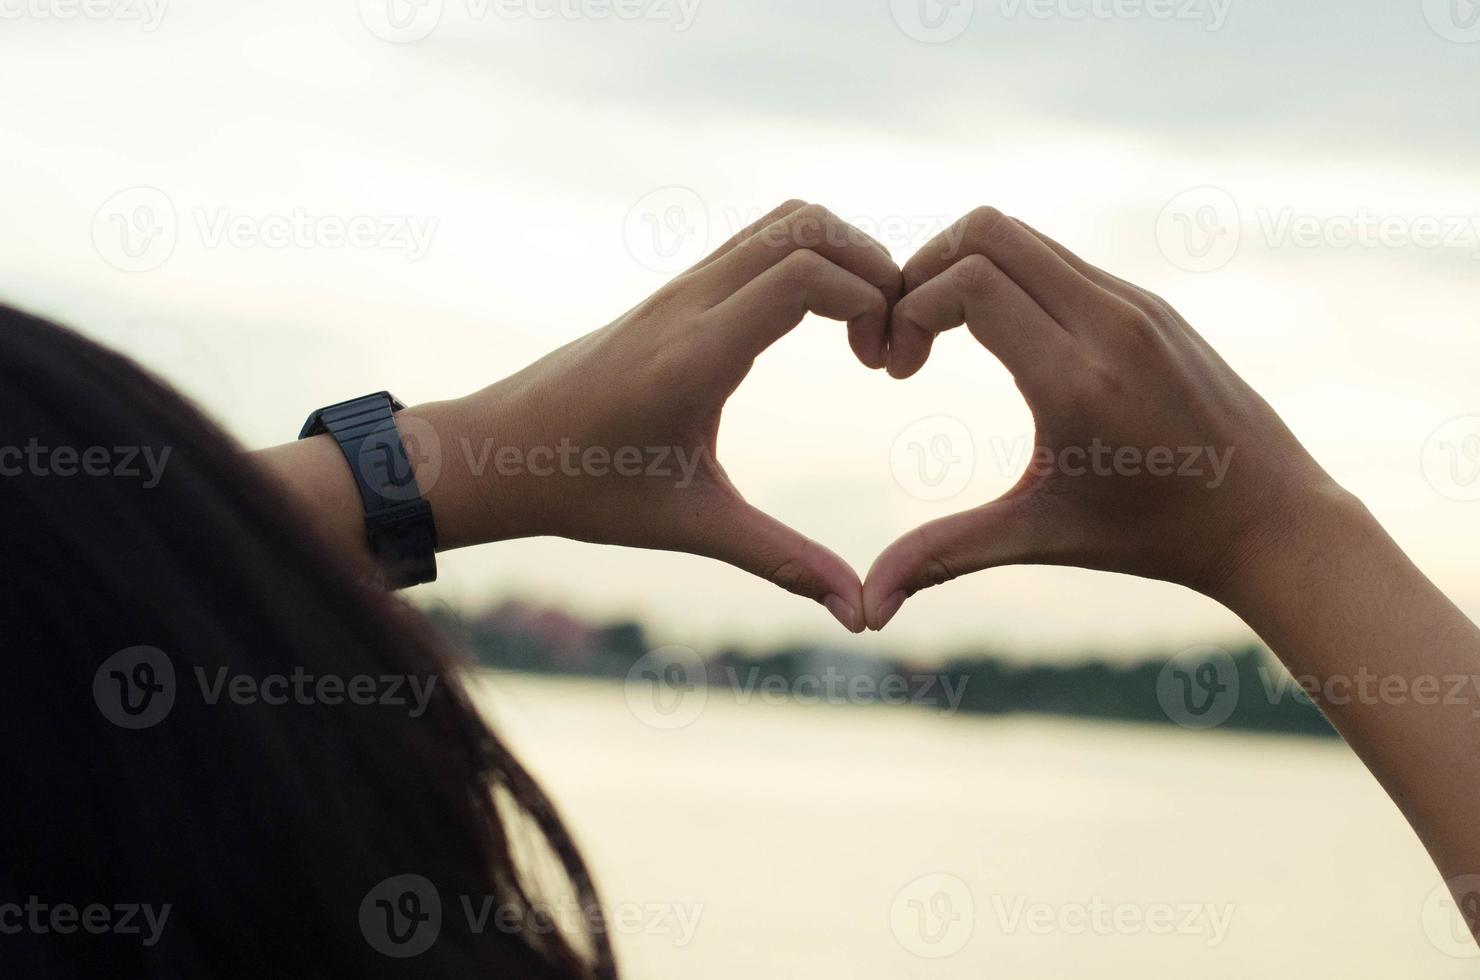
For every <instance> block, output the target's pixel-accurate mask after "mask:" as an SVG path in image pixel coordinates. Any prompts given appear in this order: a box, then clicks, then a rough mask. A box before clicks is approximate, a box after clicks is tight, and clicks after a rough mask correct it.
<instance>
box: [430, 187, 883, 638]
mask: <svg viewBox="0 0 1480 980" xmlns="http://www.w3.org/2000/svg"><path fill="white" fill-rule="evenodd" d="M900 292H901V273H900V270H899V268H898V267H897V266H896V265H895V264H894V261H893V260H892V259H891V258H890V257H889V254H888V253H887V252H886V251H885V250H884V249H883V247H882V246H880V245H879V244H878V243H877V242H874V241H873V240H872V239H869V238H867V236H865V235H864V234H863V233H862V232H860V231H858V230H857V229H854V228H852V227H851V226H849V225H846V224H844V223H843V222H842V221H840V220H839V219H838V218H836V217H834V216H833V215H831V214H830V213H828V212H827V211H826V210H824V209H823V208H820V207H817V206H815V205H804V204H802V203H801V202H798V201H793V202H789V203H787V204H785V205H782V206H781V207H780V208H778V209H777V210H776V211H774V212H772V213H771V214H769V215H767V216H766V217H765V218H763V219H761V221H759V222H757V223H756V224H755V225H753V226H752V227H750V228H748V229H746V230H745V231H743V232H741V233H740V234H739V235H737V236H735V238H733V239H732V240H731V241H729V242H728V243H726V244H725V245H724V246H722V247H721V248H720V249H719V250H718V251H716V252H715V253H714V254H713V255H711V256H709V257H708V258H707V259H705V260H704V261H703V262H701V263H700V264H699V265H697V266H695V267H694V268H693V269H691V270H689V271H688V272H687V273H685V274H684V275H682V276H680V277H679V278H678V279H675V280H674V281H673V282H672V283H670V284H669V285H668V286H666V287H665V288H663V289H662V290H661V291H659V292H658V293H657V294H655V295H654V296H652V297H651V298H649V299H648V300H647V301H646V302H644V303H642V304H641V305H640V306H638V307H637V308H636V309H634V310H632V311H631V312H629V313H627V314H625V315H624V316H622V317H621V318H620V319H618V320H617V321H616V322H614V323H612V324H611V325H609V326H607V327H605V328H603V329H601V330H597V331H596V332H594V333H592V334H589V335H587V336H585V337H583V338H581V339H580V340H577V341H575V342H574V343H572V344H570V345H568V346H566V347H564V348H562V349H560V350H557V351H555V352H554V353H552V354H550V355H549V356H547V357H545V358H544V359H542V360H540V361H538V362H537V363H535V364H533V365H531V366H530V367H528V368H526V369H525V370H523V371H521V372H519V373H518V374H516V375H514V376H513V377H510V378H508V379H506V380H504V381H502V382H499V383H498V384H496V385H494V386H493V387H491V388H489V389H486V390H485V391H483V392H480V393H478V394H476V395H473V396H471V397H470V398H467V399H463V400H461V401H458V402H449V403H443V404H440V405H431V406H423V407H420V408H416V409H412V410H410V411H409V412H408V413H407V414H408V415H410V416H412V417H418V416H419V417H421V418H424V419H426V420H428V421H429V422H431V424H432V425H433V427H434V428H435V429H436V431H437V433H438V436H439V439H440V441H441V443H442V446H443V450H442V452H443V467H442V469H443V473H442V475H441V477H440V479H439V480H438V485H437V487H435V488H434V490H433V491H431V492H429V493H428V497H429V499H431V501H432V505H433V509H434V512H436V514H437V521H438V527H439V531H440V532H441V536H442V538H443V544H444V545H445V546H447V547H458V546H461V545H465V544H474V543H478V542H482V541H491V540H497V539H505V538H513V537H526V536H532V535H547V534H548V535H559V536H561V537H567V538H575V539H578V540H582V541H591V542H597V543H602V544H616V545H629V546H633V547H641V548H661V549H667V550H672V551H684V552H690V553H693V554H699V555H705V556H708V557H711V558H717V559H720V560H721V561H725V562H729V563H730V564H732V565H735V566H737V567H739V568H741V569H744V570H746V571H748V572H751V573H753V574H755V575H759V576H760V577H762V578H765V579H767V580H769V581H771V582H774V583H775V584H777V585H779V586H781V587H782V588H784V589H787V590H788V591H791V592H795V593H797V594H798V595H803V596H806V597H808V598H810V599H814V600H816V601H818V602H820V603H822V604H824V605H825V606H826V607H827V609H828V611H829V612H831V613H832V614H833V615H834V616H835V617H836V618H837V619H838V620H839V621H840V622H842V623H843V625H844V626H846V627H847V628H848V629H850V630H853V631H855V632H858V631H861V630H862V629H863V628H864V618H863V601H862V586H861V583H860V582H859V579H858V575H857V573H856V572H854V571H853V569H852V568H850V567H849V566H848V564H847V563H846V562H844V561H843V560H842V559H841V558H839V557H838V556H837V555H835V554H834V553H833V552H831V551H829V550H828V549H826V548H824V547H822V546H821V545H818V544H817V543H815V542H813V541H810V540H808V539H807V538H806V537H805V536H803V535H802V534H800V533H798V532H797V531H795V530H793V529H792V528H790V527H787V526H786V525H784V524H782V523H781V522H780V521H777V520H776V519H775V518H773V517H771V516H769V515H768V514H766V513H764V512H762V511H760V510H758V509H756V508H755V507H753V506H751V505H750V504H749V503H747V502H746V501H745V498H744V497H743V496H742V495H741V493H740V491H739V490H738V489H736V487H735V486H734V484H733V483H731V482H730V479H729V477H728V476H726V474H725V471H724V468H723V467H722V466H721V465H720V463H719V460H718V459H717V458H716V440H717V435H718V431H719V421H720V414H721V412H722V411H723V409H724V405H725V402H726V400H727V399H728V398H729V397H730V395H731V394H732V393H733V392H734V391H735V389H736V388H737V387H739V385H740V382H741V381H743V380H744V379H745V376H746V374H747V373H749V371H750V368H751V365H752V363H753V362H754V360H755V358H756V356H757V355H758V354H760V353H761V352H762V351H763V350H765V349H766V348H767V347H769V346H770V345H771V344H773V343H774V342H775V341H776V340H778V339H779V338H780V337H782V336H783V335H785V334H786V333H787V332H788V331H790V330H791V329H792V328H793V327H795V326H796V325H797V324H798V323H800V322H801V320H802V318H803V317H804V316H805V315H806V314H807V313H808V312H812V313H816V314H818V315H820V316H824V317H828V318H830V319H834V320H845V321H847V323H848V337H849V341H850V343H851V344H852V347H853V350H854V352H855V353H856V354H857V356H858V357H859V359H860V360H862V361H863V362H864V363H865V364H866V365H868V366H870V367H875V368H878V367H883V366H884V359H885V354H884V335H885V330H886V325H887V317H888V310H889V308H890V306H891V305H892V304H893V303H894V302H895V301H896V300H897V299H898V298H899V295H900ZM469 433H476V434H477V437H476V438H475V439H474V441H473V450H472V456H473V458H472V459H467V460H464V459H461V458H460V456H461V454H462V453H463V452H464V450H465V446H464V444H465V442H466V441H467V434H469ZM500 453H503V454H504V455H503V456H500ZM449 457H451V458H449ZM480 457H481V460H482V466H481V467H478V466H465V465H464V464H465V463H466V464H475V463H476V461H477V460H479V458H480ZM501 461H502V463H501ZM470 468H472V469H479V468H481V470H482V472H481V473H480V474H477V475H475V476H474V477H472V478H471V479H470V478H469V476H468V474H467V473H466V472H464V471H465V470H468V469H470ZM439 498H440V500H439ZM444 514H446V515H447V518H446V520H444Z"/></svg>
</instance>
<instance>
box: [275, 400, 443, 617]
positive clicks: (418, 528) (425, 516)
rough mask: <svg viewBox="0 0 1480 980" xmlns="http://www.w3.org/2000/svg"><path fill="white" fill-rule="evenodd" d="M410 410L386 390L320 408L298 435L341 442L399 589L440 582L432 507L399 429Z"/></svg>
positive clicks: (377, 549)
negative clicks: (404, 412) (397, 416)
mask: <svg viewBox="0 0 1480 980" xmlns="http://www.w3.org/2000/svg"><path fill="white" fill-rule="evenodd" d="M405 407H406V406H405V405H402V404H401V403H400V402H399V401H397V400H396V399H395V398H394V397H393V396H392V395H391V393H390V392H388V391H380V392H376V393H375V394H373V395H365V396H364V397H362V398H354V399H351V400H350V401H347V402H340V403H339V404H337V405H330V406H328V407H327V408H321V409H319V410H318V411H317V412H314V413H313V414H312V415H310V416H309V417H308V421H307V422H305V423H303V431H302V432H300V433H298V438H300V439H307V438H308V437H309V436H316V435H320V434H321V433H325V432H327V433H328V434H329V435H331V436H333V437H334V441H335V442H337V443H339V449H340V451H341V452H343V453H344V458H345V459H346V460H348V461H349V469H350V472H351V473H353V474H354V477H355V486H356V487H357V488H358V489H359V491H360V500H361V502H363V503H364V505H365V531H366V533H367V534H368V536H369V539H370V550H371V551H373V552H374V553H375V555H376V556H377V557H378V558H379V559H380V563H381V566H382V567H383V568H384V569H385V576H386V581H387V583H388V584H389V585H390V586H391V587H392V588H396V589H403V588H406V587H407V586H411V585H420V584H421V583H422V582H433V581H435V580H436V578H437V525H436V524H435V523H434V522H433V520H432V506H431V504H429V503H427V502H426V500H424V499H423V498H422V495H421V488H420V487H418V486H417V485H416V473H415V472H413V471H412V469H411V460H409V459H407V458H406V447H405V446H404V445H402V443H401V433H400V432H399V431H398V430H397V429H396V419H395V413H396V412H399V411H401V410H402V409H403V408H405Z"/></svg>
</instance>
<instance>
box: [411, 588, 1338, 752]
mask: <svg viewBox="0 0 1480 980" xmlns="http://www.w3.org/2000/svg"><path fill="white" fill-rule="evenodd" d="M424 611H425V613H426V614H427V616H428V617H429V618H430V619H431V621H432V623H433V625H434V626H435V628H436V629H437V630H438V632H439V633H441V634H442V635H443V636H444V637H445V638H446V639H447V640H448V642H449V643H450V644H451V645H452V647H453V648H454V650H455V651H457V652H458V654H459V655H460V656H461V657H462V658H463V659H464V660H466V661H467V662H469V663H470V664H472V665H475V666H477V667H481V668H485V669H489V670H493V671H498V672H515V673H521V674H530V675H542V676H567V677H585V678H593V679H608V680H613V681H620V682H623V683H625V684H627V685H629V686H630V685H643V686H644V687H645V688H647V689H649V690H650V693H651V695H652V697H654V698H657V699H659V701H661V700H662V699H663V697H664V696H665V692H671V693H670V694H669V695H668V696H669V697H671V698H675V699H679V700H681V698H682V692H683V691H685V690H691V689H693V688H695V687H697V686H702V687H704V688H705V689H706V691H707V693H708V694H710V695H711V696H712V695H713V694H714V693H715V692H716V691H724V692H727V693H728V695H729V696H730V697H731V698H732V699H733V700H734V701H736V702H737V703H739V704H751V703H761V704H778V703H798V704H827V705H836V706H854V705H883V706H893V707H900V708H905V707H908V708H912V709H914V710H929V711H932V712H935V713H938V714H943V715H956V714H970V715H977V716H983V715H987V716H990V715H1008V714H1038V715H1050V716H1059V717H1070V718H1085V719H1099V720H1108V721H1127V722H1138V723H1142V724H1151V725H1168V726H1171V725H1176V726H1180V727H1183V728H1192V729H1207V728H1215V727H1217V728H1224V729H1229V730H1236V731H1252V732H1268V733H1274V734H1284V735H1299V736H1314V737H1334V736H1335V734H1336V733H1335V732H1334V730H1333V729H1332V728H1331V726H1330V724H1329V723H1328V722H1327V721H1326V720H1325V718H1324V717H1323V716H1322V715H1321V713H1320V712H1319V710H1317V708H1316V707H1315V706H1314V704H1313V703H1312V702H1311V701H1310V699H1309V698H1307V697H1306V696H1305V695H1304V693H1303V692H1302V691H1301V690H1300V688H1299V687H1298V686H1297V685H1295V684H1294V683H1293V682H1292V681H1291V680H1290V678H1289V675H1288V674H1286V673H1285V672H1284V669H1283V667H1281V666H1280V664H1279V663H1278V662H1277V661H1276V660H1275V659H1274V657H1273V656H1272V655H1271V654H1270V653H1269V652H1268V650H1266V649H1265V648H1263V647H1261V646H1258V645H1255V644H1248V643H1244V644H1240V645H1233V646H1229V647H1227V648H1222V647H1199V648H1194V649H1192V650H1186V651H1181V652H1170V653H1169V652H1166V651H1155V650H1149V651H1147V653H1146V655H1145V656H1144V657H1143V658H1140V659H1139V660H1137V661H1135V662H1132V663H1129V664H1127V663H1122V662H1115V663H1111V662H1108V661H1105V660H1102V659H1099V658H1097V657H1096V656H1094V655H1093V654H1087V655H1086V656H1085V657H1084V658H1082V659H1080V660H1079V661H1078V662H1075V663H1071V664H1041V663H1039V664H1035V663H1025V662H1023V661H1022V660H1021V659H1020V658H1018V657H1015V656H1013V655H1012V654H1011V652H1010V651H1005V650H996V649H993V648H992V647H990V646H987V645H982V646H979V647H976V648H972V649H966V650H960V651H955V652H953V653H952V654H951V655H950V656H948V657H947V658H946V659H945V662H944V664H943V666H940V667H936V668H925V667H920V666H917V665H915V664H914V663H912V662H911V660H910V659H909V658H908V657H903V656H895V655H890V654H884V655H867V654H861V653H857V652H854V651H851V650H845V649H840V648H837V647H832V646H828V645H826V644H814V643H790V644H783V645H779V646H770V647H762V648H755V647H743V646H740V645H726V646H721V647H718V648H716V649H713V650H708V651H701V650H694V649H692V648H689V647H677V646H661V645H656V644H654V643H653V642H652V641H651V639H650V638H649V634H648V630H647V629H646V627H645V626H644V625H643V624H642V623H640V622H638V621H635V620H617V621H609V622H600V623H594V622H588V621H586V620H584V619H581V618H579V617H577V616H575V615H572V614H571V613H570V612H568V611H566V610H564V609H562V608H560V607H558V606H550V605H542V604H533V603H529V602H524V601H518V600H511V601H505V602H502V603H499V604H496V605H492V606H490V607H488V608H487V609H485V610H483V611H482V612H479V613H475V614H468V613H463V612H459V611H456V610H454V609H452V608H450V607H447V606H445V605H436V606H432V607H429V608H427V609H425V610H424Z"/></svg>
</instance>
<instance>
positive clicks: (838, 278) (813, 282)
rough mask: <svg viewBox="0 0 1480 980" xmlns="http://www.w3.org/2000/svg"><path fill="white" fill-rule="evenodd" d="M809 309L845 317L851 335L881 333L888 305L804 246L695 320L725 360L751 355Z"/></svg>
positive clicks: (875, 290) (876, 293)
mask: <svg viewBox="0 0 1480 980" xmlns="http://www.w3.org/2000/svg"><path fill="white" fill-rule="evenodd" d="M809 312H810V313H816V314H817V315H818V316H824V317H827V318H828V319H830V320H843V321H846V322H847V323H848V335H849V338H850V340H851V339H852V338H854V337H856V336H873V335H874V334H879V335H882V334H883V332H884V322H885V317H886V316H887V314H888V305H887V303H886V302H885V299H884V294H883V293H882V292H880V291H879V289H878V287H877V286H874V285H872V284H870V283H868V282H865V281H864V280H863V279H860V278H859V277H858V276H856V275H854V274H853V273H852V272H849V271H848V270H846V269H843V268H841V267H840V266H837V265H835V264H833V263H832V262H829V261H828V260H827V259H825V258H823V257H822V256H821V255H819V254H818V253H816V252H813V251H809V250H805V249H804V250H802V251H797V252H792V253H791V254H790V255H788V256H787V257H786V258H785V259H784V260H783V261H782V262H781V263H780V264H778V265H775V266H772V267H771V268H770V269H767V270H766V271H765V272H763V273H762V274H761V275H759V276H758V277H756V278H755V279H752V280H751V281H750V282H749V283H748V284H746V285H745V287H744V288H742V289H741V290H740V291H739V292H737V293H735V294H734V295H733V296H731V297H730V298H729V299H727V300H725V301H724V302H723V303H720V304H719V305H718V306H716V307H714V308H713V309H711V310H709V311H707V312H705V313H704V314H702V315H701V316H700V323H701V329H703V330H704V331H705V332H706V334H707V335H709V336H712V337H714V338H715V339H716V341H717V342H718V344H719V345H720V347H721V348H722V352H717V353H719V354H720V356H722V357H723V358H724V363H731V362H733V361H735V360H737V359H742V358H743V359H745V360H753V359H754V358H755V357H756V356H757V355H758V354H760V353H761V351H763V350H765V349H766V348H767V347H770V346H771V345H772V344H774V343H775V342H776V341H777V340H778V339H780V338H781V337H782V336H784V335H785V334H786V333H788V332H789V331H790V330H792V329H793V328H794V327H795V326H796V325H797V324H799V323H801V322H802V319H803V318H804V317H805V316H806V315H807V314H808V313H809Z"/></svg>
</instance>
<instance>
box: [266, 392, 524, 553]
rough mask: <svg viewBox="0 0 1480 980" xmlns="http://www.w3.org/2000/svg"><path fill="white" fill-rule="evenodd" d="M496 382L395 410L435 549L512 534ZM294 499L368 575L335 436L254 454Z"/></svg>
mask: <svg viewBox="0 0 1480 980" xmlns="http://www.w3.org/2000/svg"><path fill="white" fill-rule="evenodd" d="M502 403H503V399H501V398H500V388H499V386H498V385H495V386H493V387H491V388H488V389H485V390H484V391H482V392H479V393H478V394H477V395H473V396H469V397H467V398H461V399H456V400H453V401H445V402H432V403H428V404H424V405H417V406H414V407H412V408H408V409H406V410H405V411H402V412H398V413H397V415H396V425H397V428H398V430H399V431H400V433H401V436H402V441H403V444H404V445H405V447H406V454H407V458H408V459H409V460H410V461H411V465H412V470H413V472H414V473H415V474H416V477H417V483H418V486H419V488H420V490H421V492H422V496H423V497H424V498H425V499H426V500H427V502H428V503H429V504H430V505H431V508H432V517H433V520H434V521H435V522H436V526H437V548H438V550H439V551H449V550H452V549H454V548H462V547H467V546H469V545H474V544H482V543H485V542H489V541H496V540H504V539H507V538H512V537H518V536H520V535H521V534H522V533H525V532H524V531H523V529H522V527H521V521H522V517H521V515H522V513H523V507H522V505H521V503H520V501H521V500H522V499H523V495H522V490H521V488H519V487H518V486H516V485H515V483H516V481H515V478H514V477H513V476H509V475H505V474H501V473H500V472H499V470H498V468H497V467H495V466H493V465H492V463H491V462H490V463H489V465H487V466H483V467H480V466H476V465H472V464H470V463H469V461H468V460H469V457H470V456H471V458H472V459H473V461H474V463H476V462H477V461H478V460H479V459H484V458H490V457H491V455H492V452H493V451H494V448H493V447H496V446H497V445H499V444H501V443H502V442H503V440H505V439H509V438H512V437H511V436H510V435H508V434H504V433H503V430H504V429H505V428H507V427H508V426H509V425H512V424H514V423H513V422H512V421H511V420H510V419H509V416H510V415H513V414H514V413H513V411H512V409H511V410H510V411H509V412H508V413H505V412H502V411H501V408H502V407H503V404H502ZM253 455H254V457H255V458H256V459H257V461H258V462H260V463H261V464H262V465H263V466H264V467H266V468H267V469H268V471H270V472H271V473H272V474H273V475H275V476H276V477H277V479H278V480H279V481H280V482H281V483H282V484H283V485H284V486H285V487H286V488H287V489H288V491H289V492H290V493H291V494H292V495H293V496H294V497H296V498H297V500H298V501H299V503H300V505H301V506H302V507H303V509H304V510H305V511H306V513H307V515H308V517H309V520H310V521H311V522H312V524H313V525H314V528H315V530H317V531H318V533H319V534H320V536H321V537H323V538H325V539H326V540H327V541H329V542H330V544H331V546H333V547H335V548H336V549H337V550H339V551H341V552H342V553H343V554H344V555H345V556H347V557H349V558H350V559H351V560H352V561H353V562H354V563H355V564H356V565H357V566H358V567H360V568H362V569H363V570H364V571H365V572H366V573H367V574H370V573H373V572H375V571H376V561H375V558H374V556H373V555H372V553H371V551H370V546H369V540H368V537H367V536H366V532H365V514H364V506H363V504H362V503H361V501H360V497H359V493H358V492H357V490H356V488H355V480H354V476H353V474H352V472H351V470H350V466H349V462H348V461H347V460H346V459H345V457H344V454H343V453H342V452H341V451H340V449H339V447H338V445H336V444H335V442H334V439H333V438H332V437H330V436H328V435H320V436H314V437H312V438H309V439H301V440H298V441H296V442H289V443H285V444H283V445H281V446H275V447H273V448H271V449H264V450H261V451H259V452H256V453H254V454H253Z"/></svg>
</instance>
